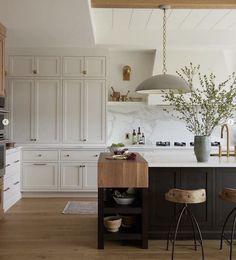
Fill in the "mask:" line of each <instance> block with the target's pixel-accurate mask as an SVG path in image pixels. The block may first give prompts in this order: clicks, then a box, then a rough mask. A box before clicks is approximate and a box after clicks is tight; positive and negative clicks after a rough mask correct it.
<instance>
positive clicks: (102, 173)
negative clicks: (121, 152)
mask: <svg viewBox="0 0 236 260" xmlns="http://www.w3.org/2000/svg"><path fill="white" fill-rule="evenodd" d="M136 155H137V157H136V159H135V160H110V159H107V158H111V154H109V153H101V154H100V156H99V159H98V188H126V187H133V188H147V187H148V163H147V161H146V160H145V159H144V158H143V157H142V156H141V155H140V154H139V153H136Z"/></svg>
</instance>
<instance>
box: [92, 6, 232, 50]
mask: <svg viewBox="0 0 236 260" xmlns="http://www.w3.org/2000/svg"><path fill="white" fill-rule="evenodd" d="M92 15H93V20H94V26H95V35H96V42H97V43H98V44H102V45H114V46H116V45H119V46H136V47H138V46H143V47H145V46H146V47H147V48H156V47H158V46H160V45H161V30H162V19H163V11H161V10H159V9H118V8H113V9H103V8H100V9H93V11H92ZM167 16H168V23H167V28H168V35H169V38H170V39H169V42H168V43H169V45H171V46H173V47H185V46H190V47H191V46H192V47H194V46H195V47H204V46H205V47H209V46H218V47H219V46H222V47H223V46H227V47H230V48H234V45H235V44H236V36H235V35H236V10H228V9H221V10H219V9H214V10H209V9H208V10H204V9H194V10H189V9H182V10H181V9H175V10H168V11H167Z"/></svg>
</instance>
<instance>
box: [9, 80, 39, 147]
mask: <svg viewBox="0 0 236 260" xmlns="http://www.w3.org/2000/svg"><path fill="white" fill-rule="evenodd" d="M9 92H10V93H9V94H10V97H11V138H12V140H14V141H16V142H19V143H29V142H31V139H32V138H33V135H34V130H35V129H34V124H33V121H32V111H31V105H32V96H33V95H34V81H33V80H30V79H14V80H10V81H9Z"/></svg>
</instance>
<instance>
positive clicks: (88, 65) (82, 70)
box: [62, 56, 106, 78]
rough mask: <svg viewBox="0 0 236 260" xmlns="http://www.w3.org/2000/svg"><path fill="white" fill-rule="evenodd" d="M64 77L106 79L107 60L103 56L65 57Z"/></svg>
mask: <svg viewBox="0 0 236 260" xmlns="http://www.w3.org/2000/svg"><path fill="white" fill-rule="evenodd" d="M62 63H63V65H62V67H63V76H64V77H80V78H105V77H106V58H105V57H101V56H91V57H90V56H86V57H83V56H78V57H75V56H73V57H63V62H62Z"/></svg>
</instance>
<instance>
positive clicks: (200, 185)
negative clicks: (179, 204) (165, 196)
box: [181, 167, 214, 227]
mask: <svg viewBox="0 0 236 260" xmlns="http://www.w3.org/2000/svg"><path fill="white" fill-rule="evenodd" d="M213 171H214V169H212V168H199V167H197V168H181V188H182V189H186V190H188V189H190V190H191V189H206V192H207V201H206V202H205V203H199V204H193V205H190V206H189V207H191V209H192V211H193V213H194V215H195V217H196V218H197V220H198V222H199V224H200V226H201V227H211V226H212V225H213V214H214V208H213V205H212V199H213V194H214V190H213V174H214V173H213Z"/></svg>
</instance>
